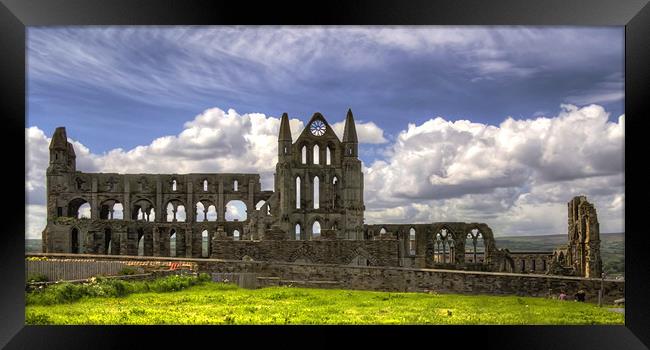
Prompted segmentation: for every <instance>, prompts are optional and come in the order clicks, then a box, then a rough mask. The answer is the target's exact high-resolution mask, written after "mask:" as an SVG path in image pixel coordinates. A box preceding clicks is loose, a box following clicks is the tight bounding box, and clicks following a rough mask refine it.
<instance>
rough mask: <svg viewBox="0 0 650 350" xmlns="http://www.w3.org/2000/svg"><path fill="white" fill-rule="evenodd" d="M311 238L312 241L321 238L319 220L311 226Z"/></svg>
mask: <svg viewBox="0 0 650 350" xmlns="http://www.w3.org/2000/svg"><path fill="white" fill-rule="evenodd" d="M311 237H312V239H313V238H318V237H320V222H318V220H316V221H314V224H313V225H312V226H311Z"/></svg>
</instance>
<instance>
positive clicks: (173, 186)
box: [172, 180, 176, 191]
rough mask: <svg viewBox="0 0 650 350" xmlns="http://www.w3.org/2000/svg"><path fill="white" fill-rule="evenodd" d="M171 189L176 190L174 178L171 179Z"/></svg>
mask: <svg viewBox="0 0 650 350" xmlns="http://www.w3.org/2000/svg"><path fill="white" fill-rule="evenodd" d="M172 191H176V180H172Z"/></svg>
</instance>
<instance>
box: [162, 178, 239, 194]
mask: <svg viewBox="0 0 650 350" xmlns="http://www.w3.org/2000/svg"><path fill="white" fill-rule="evenodd" d="M232 188H233V191H239V182H238V181H237V180H234V181H233V183H232ZM177 190H178V182H177V181H176V179H174V180H172V191H174V192H176V191H177ZM203 192H208V180H203Z"/></svg>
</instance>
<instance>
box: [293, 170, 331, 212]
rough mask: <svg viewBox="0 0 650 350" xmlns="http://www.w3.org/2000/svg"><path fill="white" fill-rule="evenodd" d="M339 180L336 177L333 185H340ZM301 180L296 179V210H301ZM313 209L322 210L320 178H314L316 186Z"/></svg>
mask: <svg viewBox="0 0 650 350" xmlns="http://www.w3.org/2000/svg"><path fill="white" fill-rule="evenodd" d="M338 181H339V179H338V178H337V177H336V176H334V178H332V184H333V185H336V184H337V183H338ZM300 185H301V180H300V176H298V177H296V209H300V199H301V195H300V189H301V186H300ZM313 190H314V193H313V208H314V209H318V208H320V179H319V178H318V176H314V186H313Z"/></svg>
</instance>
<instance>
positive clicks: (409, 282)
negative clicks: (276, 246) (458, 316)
mask: <svg viewBox="0 0 650 350" xmlns="http://www.w3.org/2000/svg"><path fill="white" fill-rule="evenodd" d="M197 264H198V269H199V271H201V272H209V273H213V272H218V273H225V272H228V273H236V272H246V273H257V274H259V275H260V276H275V277H279V278H280V279H284V280H298V281H301V280H302V281H309V280H317V281H333V282H337V283H332V286H333V287H335V288H345V289H361V290H377V291H399V292H427V291H434V292H438V293H459V294H496V295H519V296H532V297H551V296H555V297H557V296H558V295H559V293H560V292H561V291H564V292H565V293H567V294H568V295H573V294H574V293H575V292H577V291H578V290H584V291H585V292H586V301H587V302H597V300H598V290H599V289H600V286H601V280H600V279H591V278H583V277H566V276H550V275H543V274H517V273H498V272H478V271H458V270H439V269H417V268H401V267H387V266H380V267H374V266H349V265H322V264H302V263H293V264H291V263H279V262H257V261H226V260H205V261H199V262H197ZM602 285H603V292H604V293H603V297H604V299H603V300H604V302H605V303H613V302H614V300H616V299H620V298H623V297H624V296H625V290H624V288H625V282H624V281H621V280H604V281H603V282H602Z"/></svg>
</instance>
